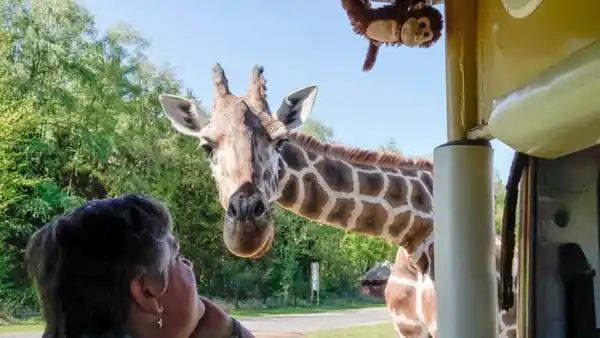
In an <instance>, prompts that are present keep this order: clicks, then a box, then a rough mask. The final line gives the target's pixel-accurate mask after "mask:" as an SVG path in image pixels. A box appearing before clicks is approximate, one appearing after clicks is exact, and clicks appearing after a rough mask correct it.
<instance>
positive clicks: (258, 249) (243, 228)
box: [223, 184, 275, 258]
mask: <svg viewBox="0 0 600 338" xmlns="http://www.w3.org/2000/svg"><path fill="white" fill-rule="evenodd" d="M274 229H275V226H274V221H273V219H272V217H271V214H270V213H269V207H268V205H267V203H266V202H265V198H264V196H263V194H262V193H261V192H260V191H259V190H258V189H256V188H255V186H254V185H251V184H247V185H244V186H243V187H241V188H240V189H238V190H237V191H236V192H235V193H234V194H233V195H231V197H229V202H228V204H227V212H226V213H225V218H224V221H223V239H224V241H225V245H226V246H227V249H228V250H229V251H230V252H231V253H233V254H234V255H236V256H239V257H249V258H255V257H256V258H258V257H260V256H262V255H264V254H265V253H266V252H267V251H268V250H269V249H270V248H271V245H272V243H273V236H274V232H275V231H274Z"/></svg>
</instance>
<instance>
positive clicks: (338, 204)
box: [327, 198, 356, 228]
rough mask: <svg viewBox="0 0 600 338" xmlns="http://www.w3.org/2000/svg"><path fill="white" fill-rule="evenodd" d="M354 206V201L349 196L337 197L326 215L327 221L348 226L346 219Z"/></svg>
mask: <svg viewBox="0 0 600 338" xmlns="http://www.w3.org/2000/svg"><path fill="white" fill-rule="evenodd" d="M354 208H356V202H354V200H353V199H350V198H338V199H337V200H336V201H335V204H334V205H333V208H332V209H331V212H330V213H329V215H327V222H329V223H331V224H335V225H339V226H341V227H344V228H345V227H347V226H348V220H349V219H350V216H351V214H352V211H354Z"/></svg>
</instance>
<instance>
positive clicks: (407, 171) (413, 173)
mask: <svg viewBox="0 0 600 338" xmlns="http://www.w3.org/2000/svg"><path fill="white" fill-rule="evenodd" d="M400 172H401V173H402V175H403V176H408V177H417V176H418V173H417V169H413V168H400Z"/></svg>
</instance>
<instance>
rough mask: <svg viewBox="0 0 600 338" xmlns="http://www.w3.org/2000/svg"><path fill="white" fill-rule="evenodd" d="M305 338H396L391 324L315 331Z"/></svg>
mask: <svg viewBox="0 0 600 338" xmlns="http://www.w3.org/2000/svg"><path fill="white" fill-rule="evenodd" d="M305 336H306V338H342V337H344V338H363V337H369V338H396V333H394V328H393V327H392V324H391V323H385V324H377V325H366V326H355V327H351V328H347V329H339V330H330V331H315V332H310V333H307V334H306V335H305Z"/></svg>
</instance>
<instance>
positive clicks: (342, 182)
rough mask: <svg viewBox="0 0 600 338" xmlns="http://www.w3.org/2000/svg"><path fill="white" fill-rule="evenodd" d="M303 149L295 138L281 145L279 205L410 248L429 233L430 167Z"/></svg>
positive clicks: (430, 219)
mask: <svg viewBox="0 0 600 338" xmlns="http://www.w3.org/2000/svg"><path fill="white" fill-rule="evenodd" d="M307 148H308V147H305V146H303V145H302V144H300V143H299V142H294V140H292V141H291V142H287V143H286V144H285V146H284V148H283V151H282V153H281V158H280V161H279V186H278V192H277V196H278V198H277V203H278V204H279V205H281V206H282V207H283V208H285V209H288V210H290V211H292V212H294V213H296V214H297V215H300V216H303V217H306V218H308V219H311V220H313V221H316V222H318V223H321V224H326V225H331V226H335V227H338V228H342V229H345V230H348V231H353V232H357V233H361V234H365V235H369V236H375V237H380V238H384V239H387V240H391V241H392V242H394V243H397V244H399V245H401V246H403V247H405V248H406V249H407V251H409V252H414V251H415V250H417V249H418V247H419V246H421V244H422V243H423V241H425V240H426V239H427V238H428V237H432V236H430V235H431V233H432V231H433V213H432V200H433V198H432V191H433V176H432V173H431V169H430V168H422V167H418V166H416V165H409V164H407V165H405V166H398V167H392V166H387V165H370V164H359V163H354V162H353V161H346V160H341V159H338V158H336V157H334V156H326V155H325V154H323V153H319V152H318V151H313V150H312V149H307ZM350 151H351V150H350ZM407 163H409V162H408V161H407Z"/></svg>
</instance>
